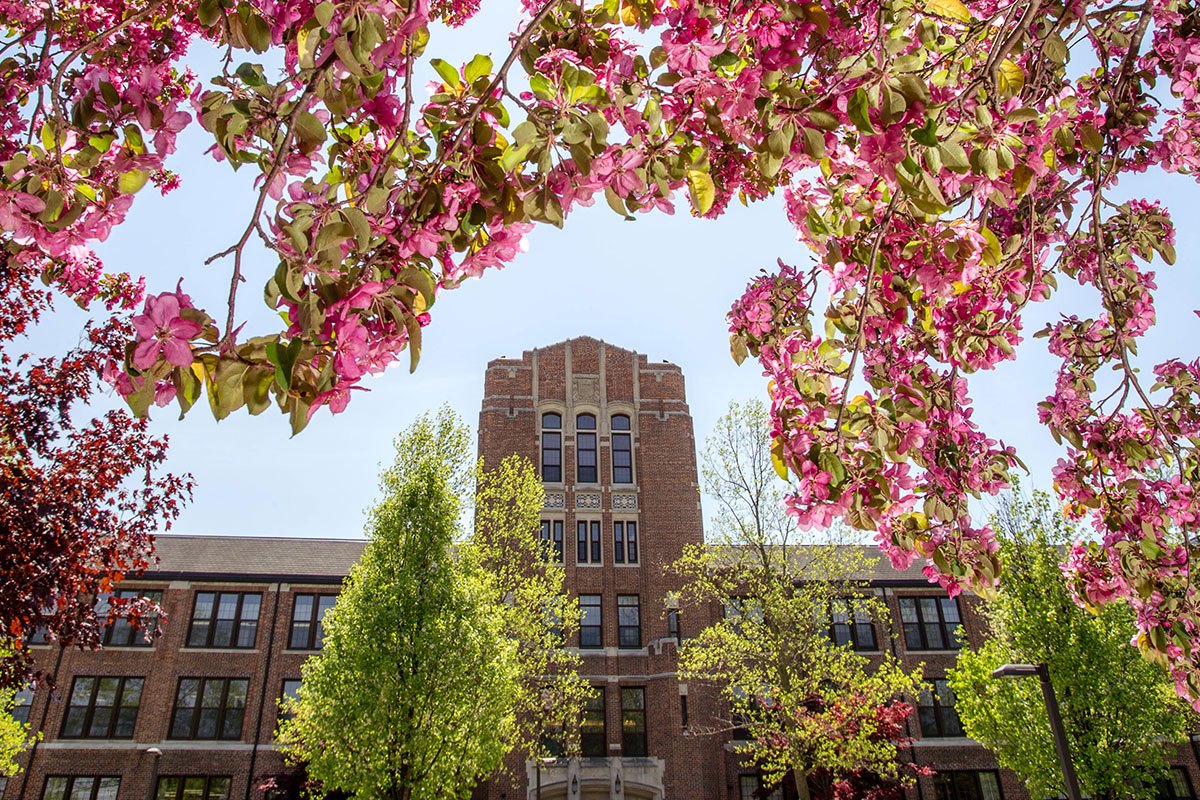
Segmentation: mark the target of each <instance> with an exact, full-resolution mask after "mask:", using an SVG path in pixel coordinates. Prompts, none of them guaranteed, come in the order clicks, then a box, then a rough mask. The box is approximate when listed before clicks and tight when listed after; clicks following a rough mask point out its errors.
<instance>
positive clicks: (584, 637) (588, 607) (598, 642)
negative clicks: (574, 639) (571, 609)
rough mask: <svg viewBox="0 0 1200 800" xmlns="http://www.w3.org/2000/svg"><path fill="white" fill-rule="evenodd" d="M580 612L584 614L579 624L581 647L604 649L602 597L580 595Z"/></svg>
mask: <svg viewBox="0 0 1200 800" xmlns="http://www.w3.org/2000/svg"><path fill="white" fill-rule="evenodd" d="M579 610H580V611H581V612H582V616H581V619H580V622H579V646H580V647H603V646H604V635H603V622H602V619H603V617H602V614H601V607H600V595H598V594H581V595H579Z"/></svg>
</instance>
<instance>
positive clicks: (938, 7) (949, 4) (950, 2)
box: [925, 0, 975, 22]
mask: <svg viewBox="0 0 1200 800" xmlns="http://www.w3.org/2000/svg"><path fill="white" fill-rule="evenodd" d="M925 10H926V11H927V12H929V13H930V14H933V15H935V16H939V17H945V18H946V19H952V20H954V21H955V22H971V21H972V20H973V19H975V18H974V17H973V16H971V10H970V9H969V8H967V7H966V6H965V5H963V3H962V1H961V0H928V2H926V3H925Z"/></svg>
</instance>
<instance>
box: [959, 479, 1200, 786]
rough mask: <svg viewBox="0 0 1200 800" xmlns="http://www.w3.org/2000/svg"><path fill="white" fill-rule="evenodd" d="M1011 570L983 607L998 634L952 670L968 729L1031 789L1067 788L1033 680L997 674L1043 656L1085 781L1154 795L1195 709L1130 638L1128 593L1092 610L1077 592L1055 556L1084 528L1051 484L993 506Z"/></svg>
mask: <svg viewBox="0 0 1200 800" xmlns="http://www.w3.org/2000/svg"><path fill="white" fill-rule="evenodd" d="M992 526H993V527H994V528H995V529H996V532H997V536H998V538H999V541H1000V556H1001V559H1002V560H1003V563H1004V573H1003V574H1002V576H1001V579H1000V587H999V594H998V596H997V598H996V599H995V600H994V601H992V602H991V603H988V604H987V605H986V606H985V607H984V615H985V618H986V620H987V622H988V624H989V625H990V627H991V634H992V635H991V636H990V637H989V638H988V640H987V642H985V643H984V644H983V645H982V646H981V647H979V648H978V649H974V650H973V649H970V648H966V649H964V650H963V651H962V653H961V654H960V655H959V657H958V666H957V668H956V669H954V670H953V671H951V672H950V673H949V679H950V685H951V687H952V688H953V689H954V692H955V694H956V695H957V704H956V707H957V709H958V715H959V717H960V718H961V719H962V723H963V728H964V730H965V731H966V733H967V735H968V736H970V737H971V738H973V739H975V740H977V741H979V742H981V743H982V744H984V745H986V746H987V747H988V748H989V749H991V750H992V751H993V752H995V754H996V758H997V760H998V761H999V762H1000V764H1001V766H1004V767H1007V768H1009V769H1011V770H1012V771H1013V772H1015V773H1017V775H1019V776H1020V777H1021V778H1022V780H1024V781H1025V785H1026V786H1027V787H1028V789H1029V792H1030V794H1032V795H1033V796H1034V797H1052V796H1055V795H1061V794H1062V793H1063V781H1062V772H1061V770H1060V767H1059V763H1058V758H1057V756H1056V753H1055V749H1054V742H1053V739H1052V738H1051V733H1050V724H1049V721H1048V718H1047V716H1046V706H1045V703H1044V701H1043V698H1042V693H1041V690H1040V688H1039V684H1038V681H1036V680H1031V679H1030V680H1013V679H1006V678H992V677H991V673H992V670H994V669H996V668H997V667H999V666H1000V665H1002V664H1006V663H1034V664H1036V663H1041V664H1046V665H1047V666H1048V668H1049V671H1050V678H1051V680H1052V681H1053V683H1054V688H1055V692H1056V695H1057V697H1058V701H1059V705H1060V706H1061V711H1062V716H1063V724H1064V727H1065V728H1066V731H1067V738H1068V741H1069V743H1070V747H1071V754H1072V757H1073V760H1074V763H1075V769H1076V771H1077V772H1078V774H1079V783H1080V788H1081V791H1082V792H1083V794H1084V795H1085V796H1090V797H1094V798H1099V799H1103V798H1117V797H1120V798H1132V799H1134V800H1136V798H1150V797H1153V796H1154V794H1155V784H1156V783H1157V782H1158V781H1160V780H1162V779H1164V778H1165V777H1166V776H1167V768H1168V766H1167V748H1166V747H1165V745H1171V744H1174V743H1180V742H1185V741H1186V732H1187V730H1188V724H1189V715H1188V712H1187V709H1186V707H1185V706H1184V705H1183V703H1182V701H1180V700H1178V698H1177V697H1176V696H1175V693H1174V692H1173V691H1172V686H1171V682H1170V680H1169V678H1168V675H1167V674H1166V672H1165V671H1164V670H1163V669H1162V668H1161V667H1159V666H1157V665H1155V664H1152V663H1150V662H1148V661H1146V660H1145V659H1143V658H1142V657H1141V656H1140V655H1139V653H1138V651H1137V650H1136V649H1134V648H1131V647H1130V646H1129V641H1130V640H1131V639H1132V638H1134V636H1135V635H1136V634H1137V626H1136V625H1135V622H1134V619H1133V612H1132V611H1131V610H1130V608H1129V607H1128V606H1127V605H1125V604H1123V603H1113V604H1109V605H1106V606H1102V607H1100V608H1098V609H1095V610H1094V611H1089V610H1086V609H1084V608H1081V607H1080V606H1079V605H1077V604H1076V602H1075V601H1074V598H1073V595H1072V594H1071V593H1070V591H1069V590H1068V588H1067V586H1066V583H1065V581H1064V580H1063V576H1062V571H1061V569H1060V567H1059V564H1060V563H1061V562H1062V561H1063V560H1064V559H1065V558H1066V554H1067V549H1068V547H1069V546H1070V545H1071V542H1072V541H1073V540H1075V539H1077V538H1079V537H1080V531H1078V530H1077V528H1076V526H1075V525H1074V524H1073V523H1072V522H1070V521H1069V520H1068V519H1067V518H1066V517H1065V515H1064V514H1063V513H1062V512H1061V511H1060V510H1059V509H1058V508H1056V507H1055V504H1054V502H1053V501H1052V500H1051V498H1050V496H1049V495H1047V494H1044V493H1042V492H1035V493H1034V495H1033V497H1032V499H1023V498H1020V497H1017V496H1008V497H1006V498H1005V499H1004V500H1003V502H1002V503H1001V505H1000V509H999V511H998V512H997V513H996V514H995V515H994V516H993V518H992Z"/></svg>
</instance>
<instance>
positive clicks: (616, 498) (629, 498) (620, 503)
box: [612, 494, 638, 511]
mask: <svg viewBox="0 0 1200 800" xmlns="http://www.w3.org/2000/svg"><path fill="white" fill-rule="evenodd" d="M612 507H613V510H614V511H633V510H634V509H636V508H637V507H638V502H637V495H636V494H614V495H613V496H612Z"/></svg>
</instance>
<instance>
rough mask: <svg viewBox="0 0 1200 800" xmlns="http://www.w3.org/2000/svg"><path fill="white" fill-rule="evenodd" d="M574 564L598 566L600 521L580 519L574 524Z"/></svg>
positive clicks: (599, 561)
mask: <svg viewBox="0 0 1200 800" xmlns="http://www.w3.org/2000/svg"><path fill="white" fill-rule="evenodd" d="M575 562H576V563H578V564H599V563H601V560H600V520H596V519H581V520H579V521H578V522H576V523H575Z"/></svg>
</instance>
